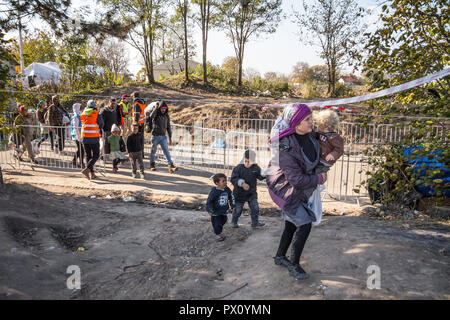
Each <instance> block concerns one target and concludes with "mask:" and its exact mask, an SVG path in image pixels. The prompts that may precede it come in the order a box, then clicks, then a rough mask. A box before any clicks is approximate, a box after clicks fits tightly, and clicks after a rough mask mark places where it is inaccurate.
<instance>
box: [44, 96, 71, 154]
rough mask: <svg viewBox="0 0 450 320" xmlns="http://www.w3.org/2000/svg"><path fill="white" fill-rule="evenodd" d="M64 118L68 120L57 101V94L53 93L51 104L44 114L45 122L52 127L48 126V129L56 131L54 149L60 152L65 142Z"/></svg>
mask: <svg viewBox="0 0 450 320" xmlns="http://www.w3.org/2000/svg"><path fill="white" fill-rule="evenodd" d="M65 119H67V120H68V121H69V122H70V119H69V117H68V114H67V112H66V111H65V110H64V109H63V107H62V106H61V104H60V102H59V96H58V95H54V96H53V97H52V104H51V105H50V106H49V107H48V111H47V114H46V119H45V120H46V121H45V122H46V123H47V124H48V125H49V126H50V127H53V128H49V131H52V132H56V135H57V136H58V140H57V145H58V148H57V149H55V151H59V152H62V151H63V149H64V144H65V128H64V125H65V122H66V121H65Z"/></svg>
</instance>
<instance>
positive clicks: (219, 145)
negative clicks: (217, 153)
mask: <svg viewBox="0 0 450 320" xmlns="http://www.w3.org/2000/svg"><path fill="white" fill-rule="evenodd" d="M210 147H211V148H218V149H223V148H225V142H224V141H223V140H222V139H221V138H219V139H217V140H215V141H214V142H213V143H212V144H211V146H210Z"/></svg>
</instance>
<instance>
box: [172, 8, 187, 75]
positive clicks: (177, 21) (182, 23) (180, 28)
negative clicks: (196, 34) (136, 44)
mask: <svg viewBox="0 0 450 320" xmlns="http://www.w3.org/2000/svg"><path fill="white" fill-rule="evenodd" d="M189 4H190V3H189V0H176V2H175V5H176V13H175V15H174V16H173V17H172V19H171V25H170V26H169V28H170V29H171V30H172V31H173V32H174V33H175V34H176V35H177V36H178V38H179V39H180V40H181V42H182V43H183V53H184V78H185V81H186V82H188V81H189V31H188V30H189V29H190V27H191V26H190V23H189V19H190V17H189V13H190V5H189Z"/></svg>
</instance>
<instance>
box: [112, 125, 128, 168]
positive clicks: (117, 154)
mask: <svg viewBox="0 0 450 320" xmlns="http://www.w3.org/2000/svg"><path fill="white" fill-rule="evenodd" d="M121 139H122V137H121V136H120V128H119V127H118V126H117V125H116V124H113V125H112V127H111V135H110V136H109V137H108V143H109V150H110V154H111V157H112V158H113V171H114V173H117V171H118V170H119V163H120V162H121V161H122V162H125V160H126V159H127V157H126V156H125V155H124V154H123V153H122V151H120V140H121Z"/></svg>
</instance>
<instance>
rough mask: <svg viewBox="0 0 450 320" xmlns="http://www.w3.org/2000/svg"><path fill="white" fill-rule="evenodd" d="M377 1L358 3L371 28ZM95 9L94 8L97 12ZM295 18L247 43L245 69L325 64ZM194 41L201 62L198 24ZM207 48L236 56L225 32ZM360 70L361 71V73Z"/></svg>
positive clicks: (135, 67) (216, 55)
mask: <svg viewBox="0 0 450 320" xmlns="http://www.w3.org/2000/svg"><path fill="white" fill-rule="evenodd" d="M311 1H313V0H307V2H311ZM377 2H378V3H379V2H380V0H357V3H358V5H360V6H362V7H363V8H370V9H372V10H373V11H374V12H375V13H374V14H372V16H370V17H368V18H367V21H365V22H366V23H367V24H368V25H369V26H370V27H371V28H374V26H375V25H376V17H377V14H376V13H377V12H379V9H380V7H381V5H379V4H378V3H377ZM301 3H302V2H301V0H283V3H282V8H283V12H284V13H285V14H291V13H292V7H294V8H295V9H296V10H299V9H300V6H301ZM86 4H89V5H97V6H98V4H96V3H95V2H94V1H88V0H73V6H74V7H75V8H76V7H78V6H81V5H86ZM95 11H96V10H93V12H95ZM292 19H293V18H292V17H287V18H286V19H284V20H282V21H281V23H280V25H279V26H278V28H277V31H276V32H275V33H273V34H269V35H262V36H261V37H260V38H258V39H252V40H251V41H250V42H248V43H247V45H246V47H245V56H244V63H243V68H244V72H245V70H246V69H248V68H251V69H254V70H257V71H258V72H259V73H260V74H261V75H264V73H266V72H269V71H273V72H277V73H283V74H286V75H288V74H290V73H291V72H292V68H293V66H294V65H295V64H296V63H297V62H307V63H308V64H309V65H310V66H313V65H318V64H324V61H323V60H322V59H321V58H320V57H319V53H318V48H317V47H310V46H308V45H306V44H304V43H302V42H301V41H300V37H299V35H298V26H297V25H296V24H295V23H294V22H293V21H292ZM39 26H41V23H39V21H31V23H30V27H31V29H32V28H33V27H34V28H36V27H39ZM7 36H8V35H7ZM9 36H10V37H14V36H16V37H17V35H16V34H15V33H12V34H9ZM194 41H195V42H196V45H197V49H196V52H197V54H196V55H195V56H194V58H193V60H194V61H197V62H201V61H202V56H201V55H202V46H201V32H200V29H199V28H198V27H196V29H195V33H194ZM126 48H127V50H128V52H129V61H130V62H129V65H128V69H129V70H130V71H131V72H132V73H133V74H136V73H137V72H138V71H139V70H140V69H141V68H142V65H141V64H140V61H142V59H141V58H140V54H139V52H138V51H137V50H136V49H134V48H133V47H131V46H130V45H128V44H126ZM207 50H208V53H207V54H208V56H207V60H208V61H209V62H211V63H212V64H214V65H221V64H222V63H223V61H224V59H225V58H226V57H230V56H235V52H234V48H233V45H232V43H231V42H230V40H229V39H228V38H227V37H226V35H225V32H224V31H215V30H213V31H210V33H209V39H208V48H207ZM348 72H351V69H350V68H348ZM356 73H357V74H358V72H356Z"/></svg>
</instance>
